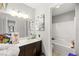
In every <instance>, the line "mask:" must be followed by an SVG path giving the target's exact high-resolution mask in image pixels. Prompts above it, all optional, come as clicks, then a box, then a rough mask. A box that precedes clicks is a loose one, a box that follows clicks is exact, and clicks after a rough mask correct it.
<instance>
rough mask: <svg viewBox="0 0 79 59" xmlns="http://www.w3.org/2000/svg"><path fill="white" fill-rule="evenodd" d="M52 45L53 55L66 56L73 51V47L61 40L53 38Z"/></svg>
mask: <svg viewBox="0 0 79 59" xmlns="http://www.w3.org/2000/svg"><path fill="white" fill-rule="evenodd" d="M52 46H53V47H52V54H53V56H68V54H69V53H75V48H71V47H70V46H69V44H68V43H66V42H65V43H64V42H63V41H62V40H59V41H56V40H53V41H52Z"/></svg>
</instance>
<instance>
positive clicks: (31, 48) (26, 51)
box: [19, 41, 42, 56]
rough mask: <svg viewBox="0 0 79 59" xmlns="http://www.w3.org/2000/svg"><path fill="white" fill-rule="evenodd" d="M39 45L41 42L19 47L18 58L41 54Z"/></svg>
mask: <svg viewBox="0 0 79 59" xmlns="http://www.w3.org/2000/svg"><path fill="white" fill-rule="evenodd" d="M41 44H42V41H38V42H34V43H31V44H27V45H24V46H21V47H19V48H20V53H19V56H39V55H40V54H41Z"/></svg>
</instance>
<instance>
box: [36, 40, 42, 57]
mask: <svg viewBox="0 0 79 59" xmlns="http://www.w3.org/2000/svg"><path fill="white" fill-rule="evenodd" d="M41 51H42V50H41V41H39V42H36V55H37V56H39V55H40V54H41Z"/></svg>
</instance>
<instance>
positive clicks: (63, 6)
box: [25, 3, 75, 16]
mask: <svg viewBox="0 0 79 59" xmlns="http://www.w3.org/2000/svg"><path fill="white" fill-rule="evenodd" d="M25 5H28V6H30V7H32V8H35V9H38V8H39V7H41V8H43V7H51V9H52V15H53V16H55V15H59V14H62V13H65V12H68V11H71V10H73V9H75V4H74V3H25ZM57 6H60V7H59V8H56V7H57Z"/></svg>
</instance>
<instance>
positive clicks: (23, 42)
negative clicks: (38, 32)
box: [16, 38, 41, 47]
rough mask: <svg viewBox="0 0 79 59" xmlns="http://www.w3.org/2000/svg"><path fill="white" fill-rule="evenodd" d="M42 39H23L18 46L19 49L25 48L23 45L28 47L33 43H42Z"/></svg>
mask: <svg viewBox="0 0 79 59" xmlns="http://www.w3.org/2000/svg"><path fill="white" fill-rule="evenodd" d="M40 40H41V39H27V38H21V40H19V43H18V44H16V45H18V46H19V47H20V46H23V45H27V44H31V43H34V42H38V41H40Z"/></svg>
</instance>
